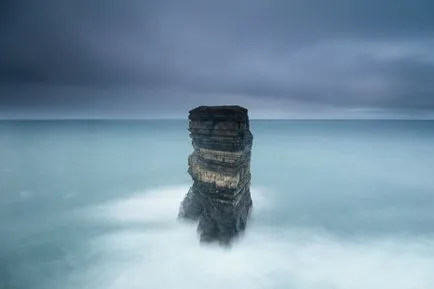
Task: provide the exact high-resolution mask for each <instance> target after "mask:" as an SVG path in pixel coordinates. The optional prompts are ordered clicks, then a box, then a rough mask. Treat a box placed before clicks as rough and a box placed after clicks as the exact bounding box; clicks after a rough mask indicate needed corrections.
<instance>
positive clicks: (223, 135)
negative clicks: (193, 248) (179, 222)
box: [179, 106, 253, 244]
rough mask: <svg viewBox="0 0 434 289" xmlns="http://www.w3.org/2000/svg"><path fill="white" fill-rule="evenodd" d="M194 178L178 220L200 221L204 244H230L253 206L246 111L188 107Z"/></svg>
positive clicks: (225, 107)
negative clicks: (189, 108)
mask: <svg viewBox="0 0 434 289" xmlns="http://www.w3.org/2000/svg"><path fill="white" fill-rule="evenodd" d="M189 120H190V123H189V131H190V137H191V138H192V143H193V148H194V152H193V153H192V154H191V155H190V157H189V159H188V165H189V168H188V172H189V174H190V175H191V177H192V179H193V186H192V187H191V188H190V190H189V192H188V193H187V195H186V197H185V199H184V200H183V201H182V203H181V206H180V211H179V218H184V219H191V220H196V221H199V224H198V232H199V233H200V239H201V241H203V242H211V241H218V242H220V243H221V244H230V243H231V241H232V240H233V239H234V238H235V237H237V236H238V234H239V233H240V232H242V231H243V230H244V229H245V227H246V222H247V219H248V216H249V213H250V210H251V208H252V199H251V196H250V178H251V177H250V155H251V148H252V140H253V136H252V134H251V132H250V130H249V118H248V114H247V109H245V108H242V107H240V106H200V107H197V108H195V109H193V110H191V111H190V115H189Z"/></svg>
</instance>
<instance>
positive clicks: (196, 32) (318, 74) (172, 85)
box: [0, 0, 434, 109]
mask: <svg viewBox="0 0 434 289" xmlns="http://www.w3.org/2000/svg"><path fill="white" fill-rule="evenodd" d="M398 2H399V3H398ZM1 8H2V9H1V10H2V11H3V15H5V16H6V17H5V18H3V20H2V22H0V25H1V26H0V40H2V43H7V44H8V45H4V46H1V47H0V82H2V83H3V84H5V85H7V86H11V85H13V84H15V85H16V86H19V85H22V84H23V83H33V84H36V85H38V86H41V85H42V86H65V87H70V86H77V87H88V88H90V89H92V88H100V89H112V88H116V87H125V88H134V87H136V88H141V89H142V94H141V95H138V94H137V93H133V94H128V93H126V92H125V93H121V95H122V96H118V97H115V96H112V97H111V101H113V102H114V103H115V104H114V105H113V106H116V105H117V103H122V102H123V101H122V100H121V99H120V98H123V99H124V102H131V103H132V106H134V104H135V103H136V104H142V103H143V102H145V103H152V102H154V101H158V99H157V100H153V98H155V95H157V94H161V95H166V94H167V91H171V93H174V94H175V96H167V95H166V97H167V98H169V99H172V100H173V101H175V102H177V103H180V102H182V100H181V101H179V100H176V99H177V97H176V95H178V96H179V95H188V94H189V93H190V95H204V96H203V98H202V101H203V102H206V99H204V98H206V95H213V94H214V95H215V94H218V95H227V96H229V95H243V96H245V97H250V98H253V99H255V98H256V99H269V100H271V101H280V100H284V101H292V102H294V101H295V102H304V103H307V104H309V103H310V104H311V105H326V106H335V107H343V108H381V109H387V108H393V109H405V108H408V109H434V100H433V93H434V87H433V85H432V81H431V80H430V79H431V78H432V77H434V61H433V59H434V52H432V49H430V47H432V44H433V42H434V20H433V19H432V17H431V13H430V11H433V10H434V4H433V3H432V1H422V0H421V1H396V0H395V1H392V0H382V1H372V0H369V1H356V0H351V1H344V0H333V1H320V0H312V1H301V0H295V1H283V0H282V1H278V0H275V1H258V0H253V1H247V0H239V1H228V0H224V1H206V2H204V1H198V0H189V1H182V2H181V1H164V0H163V1H138V0H124V1H120V0H119V1H118V0H107V1H101V0H94V1H84V0H79V1H68V0H57V1H55V0H43V1H30V0H21V1H4V2H3V3H2V7H1ZM4 11H6V12H4ZM150 91H151V92H150ZM156 91H159V93H156ZM41 94H42V96H38V98H37V99H34V100H31V101H29V100H25V99H20V98H24V97H23V96H19V94H18V93H16V94H14V93H9V94H8V96H3V97H2V98H0V104H1V105H2V106H3V107H6V105H7V106H8V107H13V106H16V105H17V104H19V103H27V104H29V105H30V106H32V105H31V104H32V103H33V104H34V106H44V105H45V106H47V107H49V106H50V105H51V106H53V105H54V106H56V105H55V104H56V103H58V105H59V106H61V105H62V103H64V104H65V106H66V104H69V106H71V105H72V106H74V105H77V104H80V103H87V102H90V103H91V104H92V105H95V106H97V105H98V103H100V102H101V101H100V100H98V99H99V97H95V96H92V95H89V96H88V97H87V98H94V100H87V102H86V101H83V100H81V98H84V97H80V96H78V97H74V98H72V99H68V100H62V99H64V98H62V97H49V96H45V98H44V96H43V93H41ZM46 95H50V93H47V94H46ZM16 98H18V99H16ZM178 98H179V97H178ZM199 100H200V97H198V99H196V100H194V101H193V102H195V103H196V102H198V101H199ZM236 100H237V99H234V101H236ZM53 103H54V104H53Z"/></svg>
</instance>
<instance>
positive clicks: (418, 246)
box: [0, 120, 434, 289]
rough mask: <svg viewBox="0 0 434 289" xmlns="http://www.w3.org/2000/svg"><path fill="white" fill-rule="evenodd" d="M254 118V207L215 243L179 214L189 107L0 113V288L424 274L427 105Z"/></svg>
mask: <svg viewBox="0 0 434 289" xmlns="http://www.w3.org/2000/svg"><path fill="white" fill-rule="evenodd" d="M250 127H251V131H252V133H253V136H254V139H253V148H252V159H251V173H252V183H251V192H252V199H253V212H252V216H251V219H250V220H249V223H248V226H247V229H246V232H245V234H244V235H243V236H242V237H241V238H240V239H239V240H237V241H236V242H235V243H234V244H233V246H232V247H231V248H222V247H220V246H218V245H201V244H200V243H199V239H198V236H197V233H196V226H195V224H192V223H185V222H180V221H178V220H177V213H178V208H179V204H180V202H181V201H182V199H183V197H184V195H185V194H186V193H187V191H188V189H189V187H190V186H191V184H192V180H191V177H190V176H189V175H188V173H187V158H188V155H189V154H190V153H191V152H192V151H193V148H192V144H191V139H190V138H189V134H188V130H187V129H188V122H187V120H60V121H57V120H49V121H0V288H1V289H157V288H158V289H171V288H174V289H184V288H188V289H204V288H206V289H214V288H219V289H220V288H226V289H236V288H237V289H259V288H276V289H277V288H279V289H280V288H282V289H283V288H285V289H433V288H434V121H408V120H251V122H250Z"/></svg>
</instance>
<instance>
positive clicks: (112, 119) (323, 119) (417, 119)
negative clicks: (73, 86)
mask: <svg viewBox="0 0 434 289" xmlns="http://www.w3.org/2000/svg"><path fill="white" fill-rule="evenodd" d="M168 120H170V121H181V120H182V121H188V118H187V117H186V118H139V117H138V118H126V117H122V118H109V117H94V118H89V117H83V118H82V117H60V118H56V117H48V118H44V117H41V118H27V117H22V118H20V117H18V118H13V117H10V118H9V117H6V118H2V117H0V121H168ZM249 120H251V121H257V120H261V121H273V120H274V121H278V120H288V121H292V120H294V121H312V120H317V121H333V120H359V121H360V120H366V121H373V120H377V121H378V120H408V121H433V120H434V118H404V117H401V118H399V117H395V118H394V117H390V118H249Z"/></svg>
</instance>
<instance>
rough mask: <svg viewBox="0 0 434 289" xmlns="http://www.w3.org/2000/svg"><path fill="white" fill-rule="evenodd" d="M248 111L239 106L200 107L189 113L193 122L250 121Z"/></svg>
mask: <svg viewBox="0 0 434 289" xmlns="http://www.w3.org/2000/svg"><path fill="white" fill-rule="evenodd" d="M247 112H248V110H247V109H246V108H244V107H241V106H238V105H220V106H198V107H196V108H194V109H192V110H190V111H189V113H190V116H189V119H191V120H205V119H209V120H212V119H221V120H224V119H227V120H231V119H237V120H244V121H247V120H248V116H247Z"/></svg>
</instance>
